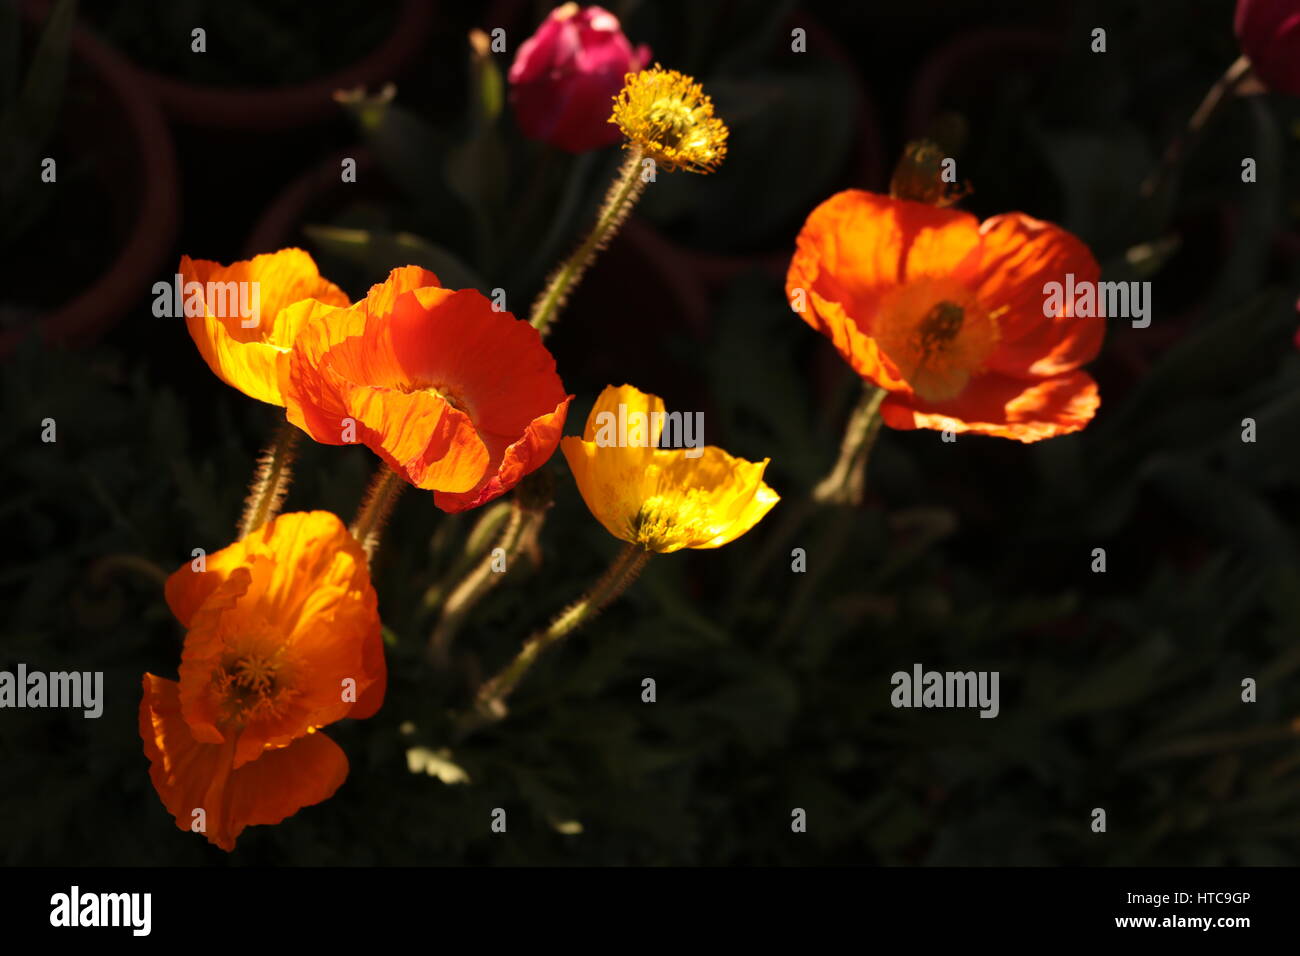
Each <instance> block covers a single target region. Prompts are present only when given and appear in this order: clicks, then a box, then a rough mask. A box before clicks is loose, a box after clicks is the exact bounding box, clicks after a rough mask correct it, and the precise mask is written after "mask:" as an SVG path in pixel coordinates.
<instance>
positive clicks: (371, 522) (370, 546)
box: [351, 462, 406, 559]
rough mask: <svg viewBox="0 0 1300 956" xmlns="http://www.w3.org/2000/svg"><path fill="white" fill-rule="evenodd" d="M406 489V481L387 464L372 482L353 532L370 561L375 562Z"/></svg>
mask: <svg viewBox="0 0 1300 956" xmlns="http://www.w3.org/2000/svg"><path fill="white" fill-rule="evenodd" d="M405 487H406V481H405V480H404V479H403V478H402V476H401V475H399V474H398V473H397V472H395V471H393V469H392V467H391V466H389V464H388V463H387V462H383V463H381V464H380V466H379V468H378V469H376V471H375V476H374V478H372V479H371V480H370V487H369V488H367V489H366V495H365V497H364V498H362V499H361V507H359V508H358V509H357V516H356V518H354V519H353V521H352V528H351V531H352V537H354V538H356V539H357V541H358V542H360V544H361V547H362V548H364V549H365V552H366V556H367V557H368V558H372V559H373V558H374V556H375V551H376V550H378V548H379V538H380V535H382V534H383V531H384V525H385V524H386V523H387V521H388V516H389V515H390V514H391V513H392V511H393V505H395V504H396V503H397V496H398V495H400V494H401V493H402V489H404V488H405Z"/></svg>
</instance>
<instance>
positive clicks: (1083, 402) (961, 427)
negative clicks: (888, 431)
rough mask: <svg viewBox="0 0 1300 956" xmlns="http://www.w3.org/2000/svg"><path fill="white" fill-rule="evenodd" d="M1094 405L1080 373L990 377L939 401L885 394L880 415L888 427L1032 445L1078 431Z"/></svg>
mask: <svg viewBox="0 0 1300 956" xmlns="http://www.w3.org/2000/svg"><path fill="white" fill-rule="evenodd" d="M1100 404H1101V399H1100V397H1099V396H1098V394H1097V383H1096V382H1094V381H1093V379H1092V376H1090V375H1088V374H1087V373H1086V372H1069V373H1067V374H1065V375H1059V376H1056V377H1054V378H1048V379H1043V380H1040V381H1028V382H1027V381H1025V380H1024V379H1019V378H1012V377H1011V376H1007V375H1000V374H997V373H995V372H990V373H987V374H984V375H980V376H978V377H976V378H973V379H971V381H970V384H969V385H967V387H966V389H965V390H964V391H963V392H962V393H961V395H959V396H957V397H956V398H953V399H948V400H946V401H942V402H927V401H925V400H924V399H921V398H920V397H919V396H905V395H897V394H891V395H889V396H888V397H886V399H885V400H884V402H883V403H882V404H881V406H880V414H881V417H882V418H883V419H884V422H885V424H886V425H888V426H889V427H890V428H899V429H913V428H932V429H936V430H944V429H950V430H952V431H954V432H974V433H976V434H980V435H996V436H998V437H1001V438H1015V439H1018V440H1020V441H1022V442H1035V441H1040V440H1041V439H1044V438H1053V437H1055V436H1057V435H1066V434H1069V433H1070V432H1075V431H1078V430H1079V429H1081V428H1083V427H1084V426H1085V425H1087V424H1088V422H1090V421H1091V420H1092V417H1093V415H1094V414H1096V411H1097V407H1098V406H1099V405H1100Z"/></svg>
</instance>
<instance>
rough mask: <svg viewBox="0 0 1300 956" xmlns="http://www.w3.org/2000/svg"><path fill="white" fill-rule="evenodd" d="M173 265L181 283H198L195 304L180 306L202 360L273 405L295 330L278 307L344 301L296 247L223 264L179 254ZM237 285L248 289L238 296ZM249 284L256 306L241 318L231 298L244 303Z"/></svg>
mask: <svg viewBox="0 0 1300 956" xmlns="http://www.w3.org/2000/svg"><path fill="white" fill-rule="evenodd" d="M179 271H180V274H181V276H182V278H183V281H184V282H185V284H186V285H188V284H189V283H190V282H197V283H199V284H200V285H202V286H203V311H202V312H201V313H200V314H198V315H190V314H189V309H188V308H187V310H186V316H185V324H186V327H187V328H188V329H189V332H190V336H191V338H193V339H194V343H195V344H196V345H197V346H198V348H199V353H200V354H201V355H202V356H203V359H204V361H206V362H207V363H208V366H209V367H210V368H211V369H212V371H213V372H214V373H216V375H217V377H218V378H220V379H221V380H222V381H224V382H226V384H228V385H231V386H233V387H235V388H237V389H239V390H240V391H242V392H244V393H245V394H246V395H248V396H249V397H250V398H255V399H257V400H258V401H263V402H269V403H270V404H273V405H283V404H284V398H283V395H282V394H281V391H280V377H281V368H280V365H281V363H282V361H283V358H282V356H283V354H284V353H285V352H287V350H288V348H289V347H290V346H291V345H292V344H293V339H294V336H295V335H296V334H297V331H298V327H297V325H295V324H294V323H291V322H285V321H282V320H281V314H282V313H283V312H284V310H285V309H286V308H287V307H288V306H290V305H291V304H293V303H295V302H298V301H301V300H304V299H317V300H319V301H321V302H322V303H324V304H326V305H329V306H346V305H347V304H348V297H347V295H346V294H345V293H344V292H343V290H341V289H340V288H339V287H338V286H336V285H334V283H332V282H330V281H329V280H327V279H325V278H323V277H322V276H321V275H320V272H319V270H318V269H317V268H316V263H315V262H314V261H313V260H312V258H311V256H310V255H308V254H307V253H306V252H304V251H303V250H301V249H281V250H280V251H279V252H274V253H267V254H264V255H260V256H254V257H253V258H252V259H250V260H244V261H240V262H234V263H232V264H230V265H229V266H223V265H221V264H220V263H218V262H213V261H210V260H207V259H191V258H190V257H189V256H182V257H181V263H180V266H179ZM244 283H247V284H248V285H246V286H245V285H241V284H244ZM241 289H248V290H249V291H248V292H245V293H244V299H243V300H241V299H239V298H238V297H239V295H240V291H241ZM254 290H255V293H256V297H257V298H256V305H257V312H256V315H255V316H252V315H250V316H249V317H247V318H245V316H244V315H243V310H242V309H239V308H235V306H234V304H233V303H235V302H241V303H242V304H246V305H249V306H251V305H252V304H253V300H252V295H253V291H254ZM232 295H233V298H232ZM250 311H251V309H250ZM246 322H247V323H251V324H250V325H249V327H245V323H246Z"/></svg>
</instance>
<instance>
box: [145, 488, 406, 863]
mask: <svg viewBox="0 0 1300 956" xmlns="http://www.w3.org/2000/svg"><path fill="white" fill-rule="evenodd" d="M166 594H167V603H168V605H169V606H170V607H171V609H172V612H173V613H174V614H175V615H176V617H177V619H178V620H179V621H180V622H181V624H183V625H184V626H185V627H186V628H187V629H188V631H187V633H186V636H185V647H184V650H183V652H182V654H181V665H180V681H179V682H177V681H172V680H167V679H165V678H162V677H156V676H154V675H153V674H146V675H145V676H144V697H143V699H142V700H141V702H140V736H141V738H142V739H143V741H144V749H145V753H146V754H147V755H148V757H149V761H150V771H149V773H150V776H151V777H152V779H153V784H154V788H155V789H156V790H157V791H158V795H159V796H160V797H161V798H162V801H163V804H164V805H165V806H166V807H167V809H168V811H169V812H170V813H171V814H172V816H173V817H175V819H176V825H177V826H178V827H179V828H180V829H182V830H190V829H198V828H199V827H198V825H197V821H199V820H202V821H203V828H202V829H203V832H204V833H205V834H206V836H207V838H208V840H209V841H210V842H212V843H215V844H216V845H217V846H219V847H221V848H222V849H223V850H232V849H234V846H235V839H236V838H237V837H238V836H239V834H240V832H241V831H242V830H243V829H244V828H245V827H247V826H253V825H256V824H269V823H278V822H280V821H281V820H283V819H284V818H285V817H288V816H291V815H292V814H294V813H296V812H297V811H298V810H300V809H301V808H302V807H305V806H310V805H311V804H314V803H319V802H321V801H322V800H325V799H327V798H328V797H330V796H331V795H332V794H333V793H334V791H335V790H337V789H338V787H339V785H340V784H342V783H343V781H344V779H345V778H346V777H347V773H348V761H347V757H346V756H344V754H343V751H342V750H340V749H339V747H338V746H337V745H336V744H335V743H333V742H332V741H331V740H330V739H329V738H327V737H326V736H325V735H324V734H322V733H319V732H318V731H319V729H320V728H321V727H324V726H326V725H327V724H331V723H333V722H334V721H336V720H340V719H342V718H344V717H354V718H364V717H369V716H371V715H372V714H374V713H375V711H377V710H378V709H379V706H380V704H381V703H382V702H383V697H384V688H385V685H386V683H387V674H386V670H385V664H384V651H383V643H382V639H381V636H380V622H379V611H378V604H377V600H376V597H375V591H374V588H372V587H371V585H370V574H369V571H368V569H367V563H366V555H365V552H364V551H362V549H361V546H360V545H359V544H357V542H356V541H355V540H354V539H353V537H352V535H351V534H349V533H348V530H347V528H346V527H344V525H343V523H342V522H341V521H340V520H339V519H338V518H337V517H336V516H334V515H333V514H331V513H329V512H326V511H313V512H307V513H293V514H283V515H280V516H279V517H277V518H275V519H273V520H272V521H270V522H269V523H267V524H265V525H263V526H262V527H260V528H258V529H257V530H256V531H254V532H252V533H251V534H250V535H249V536H248V537H246V538H244V539H243V540H242V541H238V542H236V543H234V544H232V545H230V546H229V547H227V548H224V549H223V550H221V551H219V552H217V553H216V554H213V555H210V556H209V557H208V558H207V559H206V569H205V570H203V571H195V570H193V568H192V566H190V565H186V566H185V567H182V568H181V569H180V570H179V571H177V572H176V573H175V574H173V575H172V576H171V577H170V578H168V580H167V587H166ZM200 810H201V811H202V814H199V813H197V812H196V811H200Z"/></svg>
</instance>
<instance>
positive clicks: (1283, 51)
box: [1233, 0, 1300, 96]
mask: <svg viewBox="0 0 1300 956" xmlns="http://www.w3.org/2000/svg"><path fill="white" fill-rule="evenodd" d="M1233 26H1234V29H1235V30H1236V33H1237V42H1238V43H1240V44H1241V50H1242V52H1243V53H1245V54H1246V56H1247V57H1249V58H1250V62H1251V65H1252V66H1253V67H1254V68H1255V75H1256V76H1258V77H1259V79H1260V80H1261V81H1263V83H1264V85H1265V86H1267V87H1268V88H1269V89H1271V90H1276V91H1277V92H1279V93H1287V94H1290V95H1291V96H1300V0H1237V15H1236V17H1235V18H1234V21H1233Z"/></svg>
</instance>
